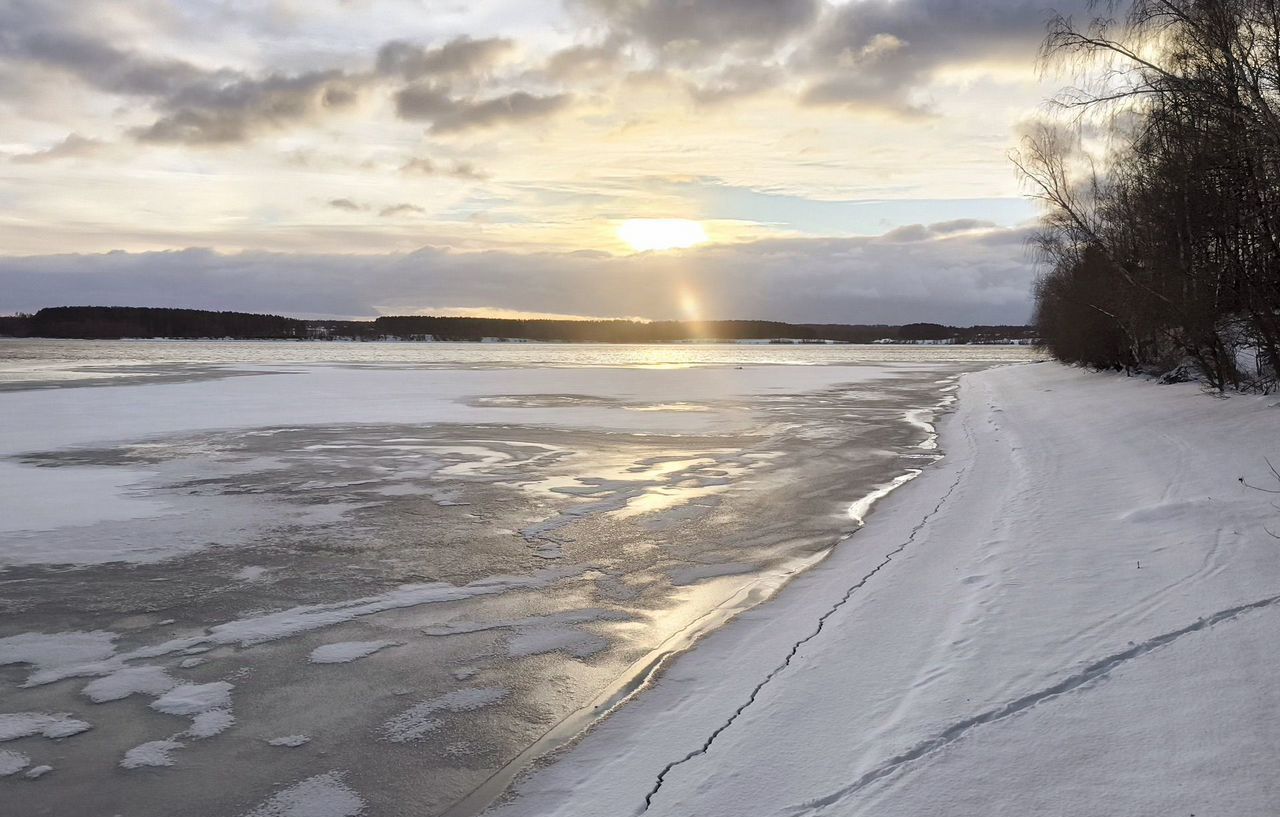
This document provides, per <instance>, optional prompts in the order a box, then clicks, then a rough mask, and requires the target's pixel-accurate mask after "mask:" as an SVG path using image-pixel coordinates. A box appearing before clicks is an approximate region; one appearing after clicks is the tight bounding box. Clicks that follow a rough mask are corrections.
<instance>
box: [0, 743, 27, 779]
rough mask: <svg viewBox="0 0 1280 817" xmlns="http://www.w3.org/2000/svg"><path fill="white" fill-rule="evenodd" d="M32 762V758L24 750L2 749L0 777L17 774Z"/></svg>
mask: <svg viewBox="0 0 1280 817" xmlns="http://www.w3.org/2000/svg"><path fill="white" fill-rule="evenodd" d="M30 763H31V758H29V757H27V756H26V755H24V754H23V753H22V752H14V751H12V750H10V749H0V777H8V776H9V775H13V774H17V773H18V772H20V771H22V770H23V769H25V768H27V766H28V765H29V764H30Z"/></svg>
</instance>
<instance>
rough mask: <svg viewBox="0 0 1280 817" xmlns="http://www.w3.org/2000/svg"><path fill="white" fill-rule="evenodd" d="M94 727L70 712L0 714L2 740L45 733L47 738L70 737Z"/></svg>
mask: <svg viewBox="0 0 1280 817" xmlns="http://www.w3.org/2000/svg"><path fill="white" fill-rule="evenodd" d="M92 728H93V727H92V726H90V725H89V724H88V723H85V722H84V721H82V720H79V719H78V718H73V717H72V716H71V715H70V714H69V713H66V712H59V713H56V714H50V713H48V712H7V713H4V714H0V742H3V741H6V740H17V739H18V738H26V737H31V736H32V735H44V736H45V737H46V738H51V739H52V738H69V737H71V736H72V735H78V734H80V733H81V732H87V731H88V730H89V729H92Z"/></svg>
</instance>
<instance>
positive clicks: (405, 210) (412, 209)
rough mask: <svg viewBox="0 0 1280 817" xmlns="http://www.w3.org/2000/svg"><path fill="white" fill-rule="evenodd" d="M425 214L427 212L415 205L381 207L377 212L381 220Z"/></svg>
mask: <svg viewBox="0 0 1280 817" xmlns="http://www.w3.org/2000/svg"><path fill="white" fill-rule="evenodd" d="M425 212H427V211H426V210H424V209H422V208H421V207H419V206H418V205H416V204H393V205H391V206H390V207H383V208H382V209H381V210H379V211H378V215H380V216H382V217H383V218H389V217H391V216H407V215H419V214H422V213H425Z"/></svg>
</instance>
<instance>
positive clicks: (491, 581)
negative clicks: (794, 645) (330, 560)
mask: <svg viewBox="0 0 1280 817" xmlns="http://www.w3.org/2000/svg"><path fill="white" fill-rule="evenodd" d="M582 570H583V568H565V569H559V570H541V571H536V572H534V573H532V574H530V575H527V576H490V577H488V578H484V579H477V580H476V581H474V582H470V583H469V584H465V585H453V584H448V583H446V582H428V583H424V584H407V585H402V586H400V587H398V588H396V589H394V590H390V591H388V592H386V593H383V594H380V595H376V596H364V597H361V598H358V599H350V600H347V601H339V602H333V603H329V604H311V605H303V606H300V607H291V608H288V609H286V610H281V611H278V612H275V613H264V614H262V615H259V616H251V617H248V618H243V619H234V620H232V621H228V622H225V623H223V624H218V625H216V626H214V627H211V628H209V629H208V630H207V631H206V632H205V633H203V634H198V635H190V636H182V637H179V638H174V639H170V640H168V641H164V642H161V643H159V644H154V645H151V646H142V647H138V648H136V649H133V650H130V651H128V652H123V653H116V652H115V651H114V646H113V642H114V640H115V639H116V638H117V636H116V634H114V633H105V632H97V631H95V632H89V633H80V632H67V633H24V634H22V635H18V636H13V637H11V638H5V639H0V666H2V665H4V664H19V663H29V664H32V665H34V667H35V670H36V671H35V672H33V673H31V675H30V676H28V678H27V680H26V682H25V683H23V685H22V686H24V687H35V686H41V685H43V684H50V683H54V682H56V681H61V680H64V679H66V678H83V677H90V676H103V675H111V674H113V673H116V672H119V671H120V670H121V669H123V668H124V667H125V666H126V663H127V662H129V661H134V660H138V659H153V658H158V657H160V656H164V655H170V654H173V653H185V654H190V653H198V652H206V651H208V650H209V649H212V648H213V647H216V646H225V645H232V644H236V645H239V646H241V647H251V646H254V645H257V644H265V643H267V642H270V641H276V640H278V639H282V638H289V637H291V636H295V635H299V634H301V633H305V632H309V631H311V630H318V629H322V628H325V627H331V626H333V625H336V624H343V623H346V622H348V621H352V620H354V619H356V618H359V617H361V616H367V615H373V614H375V613H381V612H385V611H388V610H400V609H405V608H409V607H416V606H418V605H423V604H437V603H442V602H449V601H459V600H463V599H470V598H475V597H478V596H488V595H495V594H500V593H505V592H508V591H510V590H528V589H536V588H539V587H545V586H547V585H549V584H551V583H553V582H555V581H557V580H559V579H563V578H566V577H568V576H573V575H576V574H578V573H581V572H582ZM176 691H177V690H175V692H176ZM154 705H155V704H153V706H154Z"/></svg>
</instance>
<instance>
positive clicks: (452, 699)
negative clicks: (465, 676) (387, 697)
mask: <svg viewBox="0 0 1280 817" xmlns="http://www.w3.org/2000/svg"><path fill="white" fill-rule="evenodd" d="M505 697H507V690H505V689H502V688H499V687H476V688H471V689H457V690H454V691H453V692H447V693H445V694H444V695H440V696H438V697H436V698H432V699H431V700H428V701H423V702H422V703H419V704H416V705H414V706H412V707H410V708H409V709H406V710H405V711H404V712H401V713H400V714H399V715H396V716H395V717H394V718H391V719H390V720H388V721H387V722H386V723H385V724H383V725H382V734H383V736H384V737H385V738H386V739H387V740H389V741H391V742H392V743H408V742H409V741H414V740H418V739H419V738H421V737H423V736H424V735H426V734H427V733H429V732H434V731H435V730H436V729H439V728H440V727H441V726H442V725H443V724H444V721H442V720H440V719H439V718H437V717H435V716H436V715H437V714H439V713H443V712H471V711H473V710H476V709H481V708H483V707H486V706H490V705H492V704H496V703H497V702H498V701H501V700H502V699H503V698H505Z"/></svg>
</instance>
